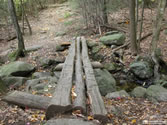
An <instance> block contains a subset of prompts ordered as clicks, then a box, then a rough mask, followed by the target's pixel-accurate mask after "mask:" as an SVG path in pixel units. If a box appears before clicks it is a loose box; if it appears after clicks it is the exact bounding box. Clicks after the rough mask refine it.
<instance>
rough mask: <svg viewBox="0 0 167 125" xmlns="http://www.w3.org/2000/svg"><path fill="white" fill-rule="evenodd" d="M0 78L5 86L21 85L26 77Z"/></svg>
mask: <svg viewBox="0 0 167 125" xmlns="http://www.w3.org/2000/svg"><path fill="white" fill-rule="evenodd" d="M2 80H3V81H4V83H5V85H6V86H12V87H19V86H21V85H23V84H24V83H25V82H26V81H27V80H28V79H27V78H25V77H4V78H3V79H2Z"/></svg>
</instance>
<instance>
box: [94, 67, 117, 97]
mask: <svg viewBox="0 0 167 125" xmlns="http://www.w3.org/2000/svg"><path fill="white" fill-rule="evenodd" d="M94 73H95V77H96V81H97V84H98V86H99V90H100V93H101V95H103V96H105V95H106V94H107V93H110V92H115V91H116V81H115V79H114V77H113V76H112V75H111V74H110V73H109V72H108V71H107V70H106V69H103V70H101V69H95V70H94Z"/></svg>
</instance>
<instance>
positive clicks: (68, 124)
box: [45, 118, 97, 125]
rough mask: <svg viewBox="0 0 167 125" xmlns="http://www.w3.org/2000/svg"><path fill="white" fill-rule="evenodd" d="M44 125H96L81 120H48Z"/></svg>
mask: <svg viewBox="0 0 167 125" xmlns="http://www.w3.org/2000/svg"><path fill="white" fill-rule="evenodd" d="M45 125H97V124H95V123H93V122H90V121H83V120H81V119H67V118H62V119H56V120H49V121H47V123H46V124H45Z"/></svg>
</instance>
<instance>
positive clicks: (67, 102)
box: [46, 41, 75, 119]
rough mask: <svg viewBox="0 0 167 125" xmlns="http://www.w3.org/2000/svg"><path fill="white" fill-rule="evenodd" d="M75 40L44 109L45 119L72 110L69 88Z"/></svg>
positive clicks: (70, 85)
mask: <svg viewBox="0 0 167 125" xmlns="http://www.w3.org/2000/svg"><path fill="white" fill-rule="evenodd" d="M74 59H75V41H73V42H72V44H71V47H70V49H69V54H68V56H67V57H66V60H65V63H64V65H63V70H62V72H61V76H60V78H59V81H58V85H57V87H56V89H55V92H54V94H53V97H52V100H51V102H50V103H49V106H48V108H47V111H46V119H50V118H51V117H54V115H55V114H58V113H65V112H67V111H70V110H72V104H71V88H72V80H73V72H74Z"/></svg>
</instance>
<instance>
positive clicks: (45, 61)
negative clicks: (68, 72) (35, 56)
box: [39, 58, 55, 68]
mask: <svg viewBox="0 0 167 125" xmlns="http://www.w3.org/2000/svg"><path fill="white" fill-rule="evenodd" d="M39 63H40V66H41V67H44V68H46V67H48V66H50V65H52V64H54V63H55V60H54V59H49V58H41V59H40V60H39Z"/></svg>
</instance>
